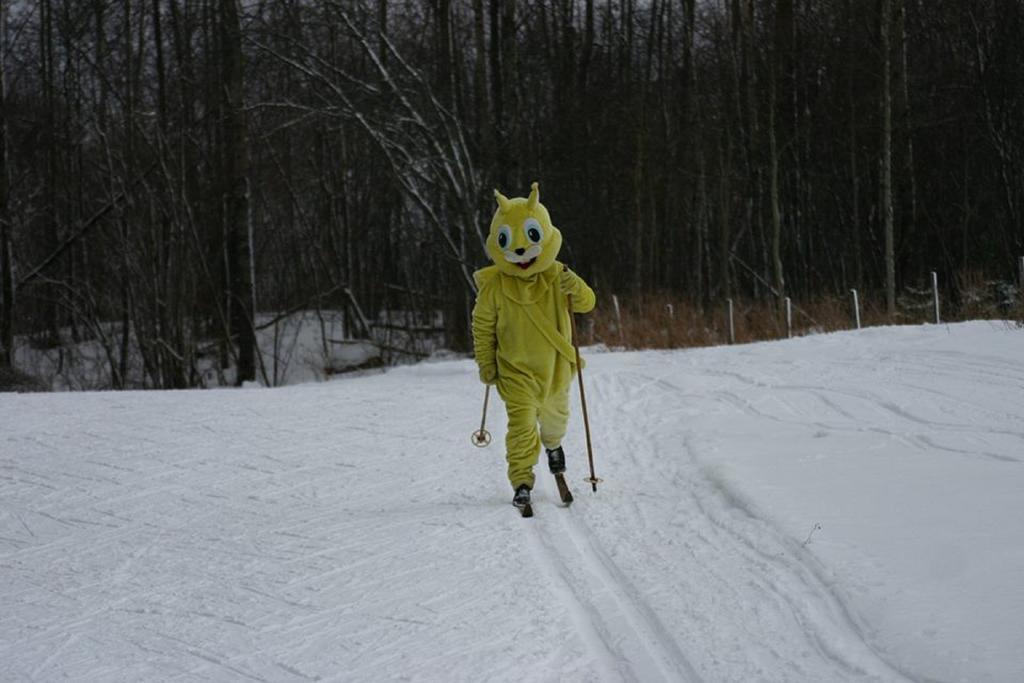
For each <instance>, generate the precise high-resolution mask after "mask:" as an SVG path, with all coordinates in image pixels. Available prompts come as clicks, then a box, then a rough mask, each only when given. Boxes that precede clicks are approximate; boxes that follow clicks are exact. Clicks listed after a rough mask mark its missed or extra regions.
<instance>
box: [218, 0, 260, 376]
mask: <svg viewBox="0 0 1024 683" xmlns="http://www.w3.org/2000/svg"><path fill="white" fill-rule="evenodd" d="M236 3H237V0H221V2H220V21H221V40H222V46H221V50H222V60H223V61H222V68H223V83H222V86H223V92H224V109H223V117H224V121H223V131H224V138H223V145H224V181H225V183H226V187H225V193H224V221H225V233H226V238H227V244H226V250H227V265H228V283H229V284H228V288H229V293H228V300H229V302H230V307H231V308H230V319H231V331H232V334H233V335H234V336H235V337H236V339H237V342H238V368H237V369H238V371H237V375H236V383H237V384H239V385H241V384H242V383H243V382H247V381H251V380H253V379H255V378H256V362H255V352H256V335H255V331H254V329H253V314H254V310H255V298H256V297H255V291H254V289H253V284H254V283H253V277H252V268H253V254H252V235H251V234H250V227H251V226H250V218H249V178H248V176H249V149H248V142H247V139H246V120H245V112H244V109H243V107H244V92H243V81H242V78H243V69H244V64H243V60H242V27H241V22H240V20H239V16H238V6H237V4H236Z"/></svg>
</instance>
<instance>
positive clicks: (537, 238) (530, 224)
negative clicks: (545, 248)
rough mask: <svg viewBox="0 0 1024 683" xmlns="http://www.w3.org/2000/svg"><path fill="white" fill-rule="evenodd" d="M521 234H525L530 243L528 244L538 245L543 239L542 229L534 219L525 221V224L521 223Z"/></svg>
mask: <svg viewBox="0 0 1024 683" xmlns="http://www.w3.org/2000/svg"><path fill="white" fill-rule="evenodd" d="M523 232H525V233H526V239H528V240H529V241H530V244H540V243H541V240H543V239H544V228H542V227H540V221H538V220H537V219H536V218H527V219H526V222H525V223H523Z"/></svg>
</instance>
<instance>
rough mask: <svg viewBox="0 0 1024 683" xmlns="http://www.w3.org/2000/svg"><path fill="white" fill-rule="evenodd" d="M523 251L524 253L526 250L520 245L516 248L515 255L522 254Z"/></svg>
mask: <svg viewBox="0 0 1024 683" xmlns="http://www.w3.org/2000/svg"><path fill="white" fill-rule="evenodd" d="M525 253H526V250H525V249H523V248H522V247H520V248H519V249H516V256H522V255H523V254H525Z"/></svg>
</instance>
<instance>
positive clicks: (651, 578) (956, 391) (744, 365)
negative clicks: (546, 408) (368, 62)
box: [0, 322, 1024, 682]
mask: <svg viewBox="0 0 1024 683" xmlns="http://www.w3.org/2000/svg"><path fill="white" fill-rule="evenodd" d="M585 353H586V352H585ZM586 355H588V363H589V364H588V366H587V370H586V373H587V374H586V376H585V381H586V389H587V398H588V404H589V406H590V411H591V424H592V428H593V437H594V444H595V460H596V465H597V474H598V476H600V477H603V478H604V482H603V483H602V484H601V485H600V487H599V489H598V492H597V493H596V494H593V493H592V492H591V491H590V490H589V487H588V486H587V485H586V484H584V483H583V482H582V478H583V477H584V476H586V474H587V470H586V466H585V459H586V458H585V453H586V450H585V441H584V435H583V430H582V420H580V419H579V407H578V404H575V403H574V409H573V410H574V418H573V422H572V424H571V425H570V434H569V436H568V437H567V440H566V443H565V447H566V451H567V455H568V458H569V479H570V482H571V483H572V485H573V487H574V489H575V494H576V503H575V504H574V505H573V506H572V507H571V508H569V509H563V508H560V507H559V506H558V504H557V492H556V490H555V487H554V482H553V480H552V479H551V477H550V476H548V475H547V474H545V473H543V472H541V471H539V472H538V474H539V477H538V487H537V490H536V491H535V494H534V501H535V502H534V510H535V513H536V516H535V517H534V518H533V519H530V520H523V519H520V518H519V517H518V515H517V514H516V512H515V510H514V508H512V506H511V505H510V504H509V502H510V499H511V490H510V488H509V487H508V484H507V482H506V481H505V480H504V462H503V449H502V443H503V437H504V428H503V422H504V415H503V407H502V406H501V404H500V401H498V400H497V399H496V397H494V396H492V401H491V406H490V414H489V416H488V429H490V430H491V432H492V433H493V436H494V442H493V443H492V444H491V446H490V447H488V448H486V449H477V448H474V447H473V446H472V444H471V442H470V434H471V433H472V432H473V431H474V430H475V429H477V428H478V427H479V419H480V408H481V405H482V401H483V393H484V392H483V387H482V386H481V385H480V384H479V383H477V381H476V373H475V371H474V369H473V365H472V363H471V361H467V360H447V361H443V362H428V363H421V364H419V365H415V366H406V367H401V368H396V369H392V370H390V371H387V372H381V373H378V374H371V375H366V374H364V375H361V376H358V377H345V378H339V379H336V380H334V381H330V382H321V383H314V384H305V385H297V386H289V387H283V388H277V389H265V388H257V387H253V388H246V389H239V390H227V389H215V390H208V391H188V392H184V391H183V392H134V393H123V392H106V393H65V394H22V395H12V394H8V395H3V394H0V680H5V681H6V680H12V681H13V680H17V681H22V680H39V681H48V680H55V679H59V678H71V679H74V680H80V681H107V680H171V679H176V680H218V681H220V680H232V681H233V680H260V681H305V680H336V681H380V680H399V679H412V680H422V681H434V680H458V681H463V680H465V681H470V680H472V681H480V680H531V681H533V680H539V681H592V680H600V681H620V680H627V681H633V680H641V681H658V680H665V681H696V680H705V681H737V682H739V681H744V682H745V681H847V680H855V681H875V680H877V681H900V680H914V681H926V680H939V681H971V682H974V681H979V682H981V681H1019V680H1024V619H1022V618H1021V616H1020V615H1021V614H1024V586H1022V583H1021V580H1020V578H1021V577H1022V576H1024V495H1021V491H1022V490H1024V463H1022V460H1024V448H1022V445H1024V401H1022V400H1021V399H1022V398H1024V331H1022V330H1020V329H1017V328H1014V327H1013V326H1012V325H1010V324H1006V323H991V322H975V323H964V324H957V325H950V326H924V327H900V328H873V329H866V330H862V331H859V332H848V333H838V334H831V335H816V336H813V337H805V338H800V339H793V340H789V341H784V342H775V343H762V344H752V345H747V346H740V347H720V348H711V349H702V350H690V351H675V352H636V353H622V352H603V351H600V350H597V349H595V350H592V351H591V352H590V353H587V354H586ZM577 399H578V396H576V395H575V394H574V402H575V401H577Z"/></svg>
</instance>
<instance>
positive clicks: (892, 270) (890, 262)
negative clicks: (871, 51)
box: [880, 0, 899, 317]
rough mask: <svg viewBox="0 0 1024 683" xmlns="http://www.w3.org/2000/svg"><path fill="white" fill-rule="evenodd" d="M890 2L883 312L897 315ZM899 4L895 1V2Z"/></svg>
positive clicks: (885, 49) (885, 45) (885, 11)
mask: <svg viewBox="0 0 1024 683" xmlns="http://www.w3.org/2000/svg"><path fill="white" fill-rule="evenodd" d="M892 1H893V0H882V16H881V18H880V19H881V26H880V29H881V37H882V160H881V163H882V173H881V184H882V187H881V191H882V215H883V220H884V230H885V310H886V313H887V314H888V315H889V317H892V316H894V315H896V248H895V243H896V241H895V237H894V226H893V206H892V75H891V62H892V59H891V54H892V45H891V42H892V41H891V39H890V29H891V27H892ZM898 1H899V0H897V2H898Z"/></svg>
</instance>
